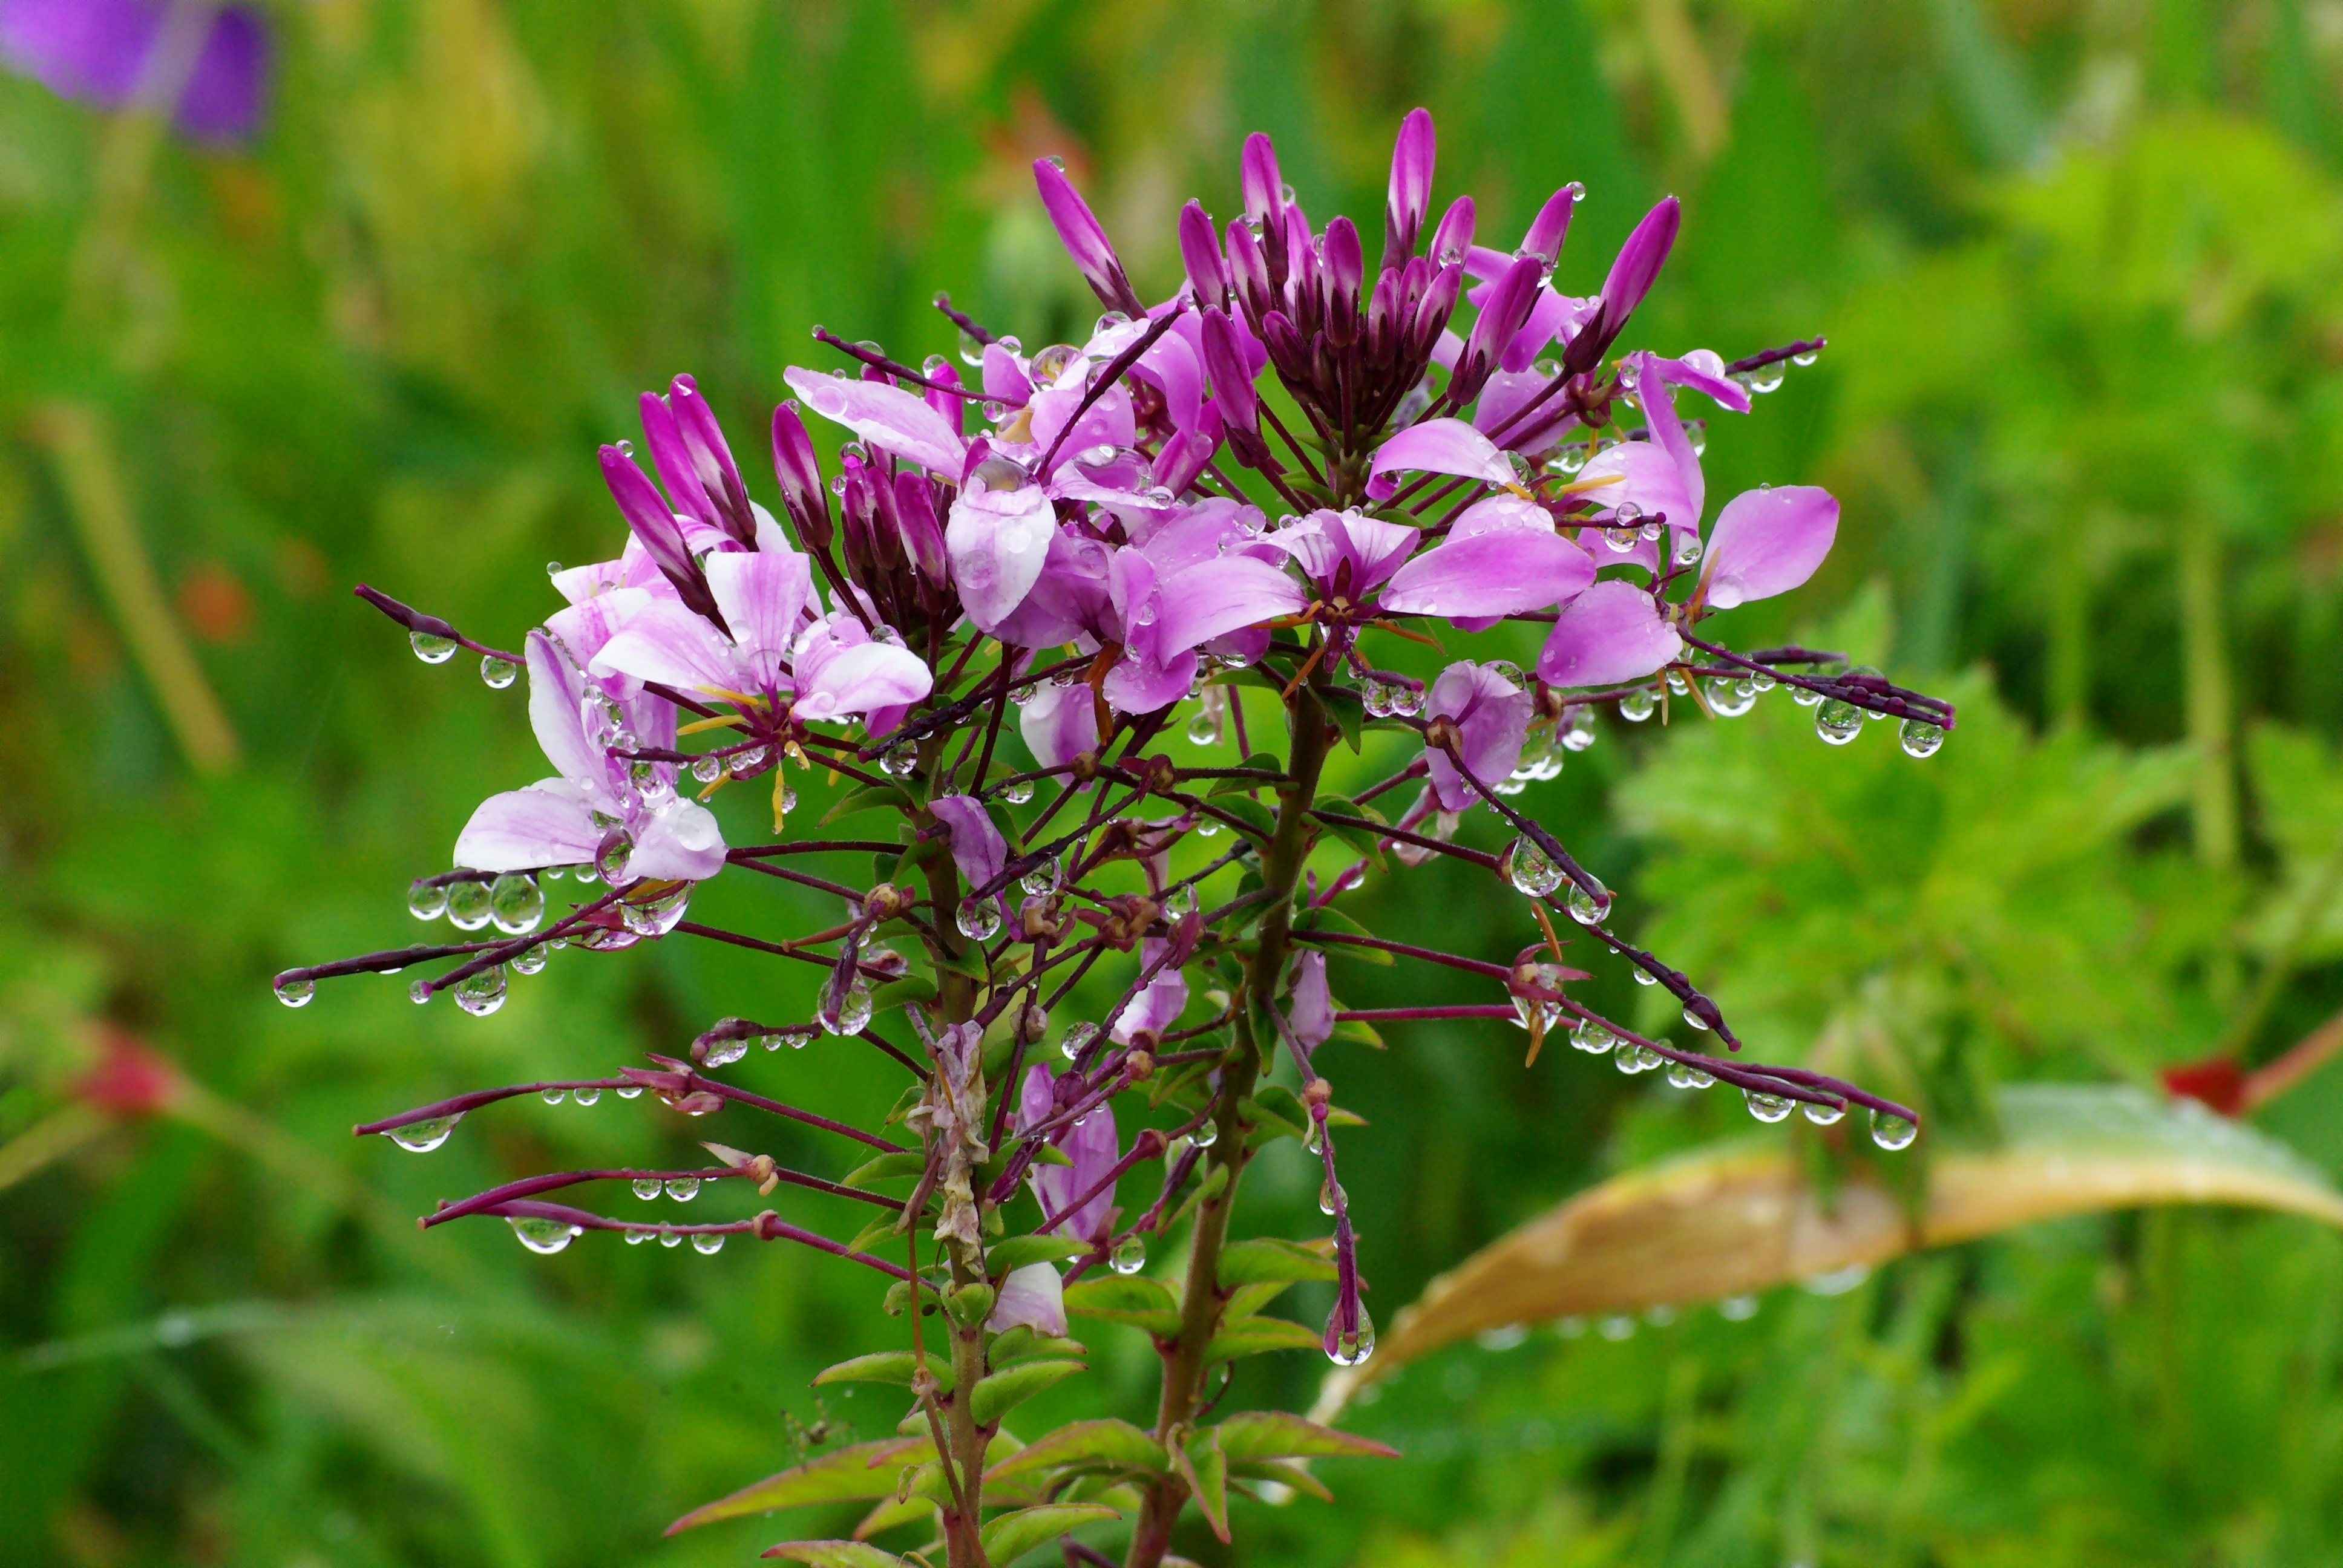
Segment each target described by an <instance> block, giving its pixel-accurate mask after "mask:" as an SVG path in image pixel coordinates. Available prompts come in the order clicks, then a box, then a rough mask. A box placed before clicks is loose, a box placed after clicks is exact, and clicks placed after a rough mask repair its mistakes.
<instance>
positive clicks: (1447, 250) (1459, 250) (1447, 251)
mask: <svg viewBox="0 0 2343 1568" xmlns="http://www.w3.org/2000/svg"><path fill="white" fill-rule="evenodd" d="M1472 248H1473V198H1472V197H1471V196H1458V197H1457V198H1456V199H1455V200H1454V201H1453V202H1450V203H1449V204H1448V211H1447V212H1446V213H1445V214H1443V215H1442V216H1441V219H1440V226H1439V227H1438V228H1436V229H1434V230H1433V231H1432V265H1433V266H1447V265H1448V264H1449V263H1451V262H1456V261H1463V259H1464V256H1465V253H1466V252H1467V251H1470V250H1471V249H1472Z"/></svg>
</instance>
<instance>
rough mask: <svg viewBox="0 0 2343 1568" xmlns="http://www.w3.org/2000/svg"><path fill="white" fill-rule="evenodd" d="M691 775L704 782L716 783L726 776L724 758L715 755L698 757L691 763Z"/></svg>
mask: <svg viewBox="0 0 2343 1568" xmlns="http://www.w3.org/2000/svg"><path fill="white" fill-rule="evenodd" d="M691 776H692V777H693V778H694V779H699V781H700V782H701V783H702V784H713V783H715V782H716V781H717V780H718V779H721V778H722V777H723V776H724V759H722V758H721V757H714V756H709V757H702V758H699V759H697V760H695V761H694V762H693V763H692V765H691Z"/></svg>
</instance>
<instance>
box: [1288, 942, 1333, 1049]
mask: <svg viewBox="0 0 2343 1568" xmlns="http://www.w3.org/2000/svg"><path fill="white" fill-rule="evenodd" d="M1287 1022H1288V1023H1289V1024H1290V1025H1291V1026H1292V1030H1293V1038H1294V1039H1296V1040H1300V1041H1301V1042H1302V1045H1303V1047H1304V1048H1306V1049H1309V1050H1316V1049H1317V1048H1318V1047H1319V1046H1322V1045H1323V1044H1325V1043H1326V1040H1327V1037H1328V1036H1330V1035H1332V1033H1333V1032H1334V999H1333V997H1332V994H1331V993H1329V992H1328V990H1327V989H1326V955H1325V954H1324V953H1319V952H1305V953H1303V954H1302V958H1301V960H1300V961H1299V962H1298V963H1297V964H1296V965H1295V966H1294V970H1293V1003H1292V1016H1291V1017H1290V1018H1289V1019H1288V1020H1287Z"/></svg>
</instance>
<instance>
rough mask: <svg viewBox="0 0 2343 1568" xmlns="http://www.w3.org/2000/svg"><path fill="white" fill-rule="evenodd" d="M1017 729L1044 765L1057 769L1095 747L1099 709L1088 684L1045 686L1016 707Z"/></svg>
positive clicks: (1027, 745) (1036, 759)
mask: <svg viewBox="0 0 2343 1568" xmlns="http://www.w3.org/2000/svg"><path fill="white" fill-rule="evenodd" d="M1017 732H1018V733H1019V734H1020V735H1022V736H1023V737H1024V738H1025V749H1027V750H1029V751H1031V752H1032V753H1033V760H1034V761H1035V762H1037V763H1039V764H1040V765H1041V767H1044V768H1059V767H1062V766H1064V765H1065V764H1066V763H1068V762H1071V761H1072V760H1073V759H1075V758H1077V757H1079V756H1081V754H1082V753H1083V752H1085V751H1095V750H1097V749H1098V709H1097V707H1096V704H1095V702H1094V700H1093V694H1092V693H1091V689H1090V688H1089V687H1087V686H1084V685H1082V684H1081V683H1080V682H1077V683H1075V684H1074V685H1072V686H1046V685H1045V686H1044V687H1043V688H1042V689H1041V690H1040V691H1039V692H1037V693H1035V694H1034V698H1033V700H1032V701H1031V702H1029V703H1027V704H1026V705H1025V706H1024V707H1023V708H1021V709H1019V710H1018V715H1017Z"/></svg>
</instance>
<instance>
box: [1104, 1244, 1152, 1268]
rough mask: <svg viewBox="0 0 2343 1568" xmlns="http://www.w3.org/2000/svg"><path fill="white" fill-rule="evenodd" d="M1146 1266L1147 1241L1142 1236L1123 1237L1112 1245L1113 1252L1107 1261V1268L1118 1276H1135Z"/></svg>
mask: <svg viewBox="0 0 2343 1568" xmlns="http://www.w3.org/2000/svg"><path fill="white" fill-rule="evenodd" d="M1146 1266H1147V1239H1146V1238H1145V1237H1144V1236H1125V1237H1124V1238H1123V1239H1122V1240H1121V1241H1117V1242H1116V1243H1115V1244H1114V1252H1113V1254H1112V1255H1111V1257H1109V1258H1108V1259H1107V1267H1109V1268H1111V1269H1112V1270H1113V1271H1115V1272H1116V1273H1118V1274H1135V1273H1137V1272H1139V1271H1140V1270H1141V1269H1143V1268H1145V1267H1146Z"/></svg>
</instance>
